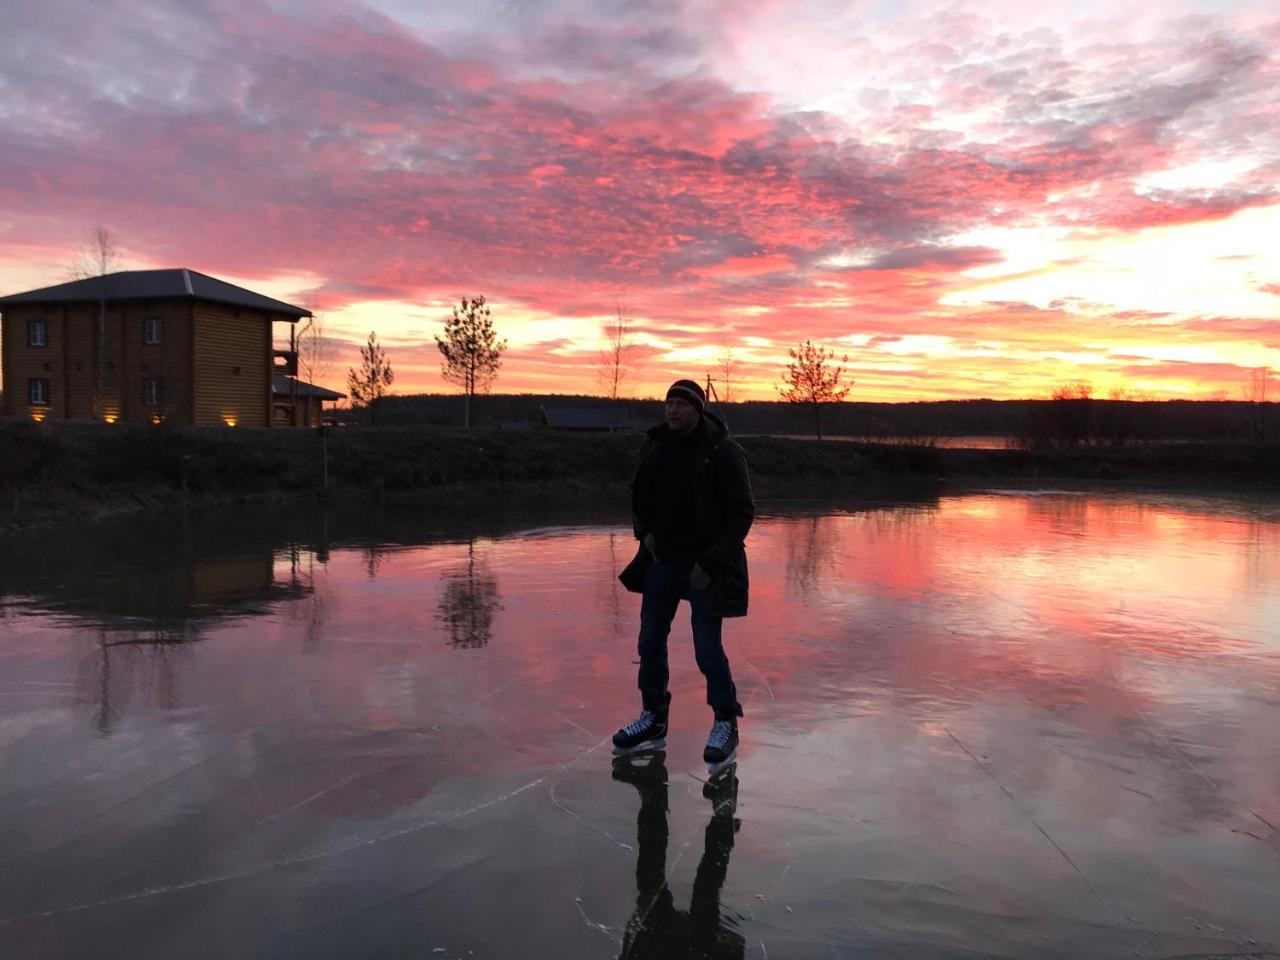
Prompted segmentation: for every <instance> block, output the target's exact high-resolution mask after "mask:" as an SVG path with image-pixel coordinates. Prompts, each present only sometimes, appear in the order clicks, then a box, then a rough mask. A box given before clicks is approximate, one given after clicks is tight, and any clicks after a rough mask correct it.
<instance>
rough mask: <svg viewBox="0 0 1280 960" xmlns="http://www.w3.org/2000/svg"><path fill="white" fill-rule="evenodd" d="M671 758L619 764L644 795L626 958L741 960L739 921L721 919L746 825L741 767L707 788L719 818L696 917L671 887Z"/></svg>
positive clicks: (707, 843) (710, 833) (622, 775)
mask: <svg viewBox="0 0 1280 960" xmlns="http://www.w3.org/2000/svg"><path fill="white" fill-rule="evenodd" d="M666 760H667V755H666V753H665V752H663V751H658V752H656V753H651V754H648V755H644V756H640V757H627V758H621V759H619V760H617V761H615V762H614V765H613V779H615V780H620V781H623V782H625V783H629V784H631V785H632V786H633V787H635V788H636V789H637V790H639V791H640V813H639V815H638V816H637V817H636V841H637V842H636V846H637V853H636V910H635V913H634V914H632V916H631V920H630V921H629V922H628V923H627V928H626V932H625V933H624V935H623V940H622V954H621V956H622V957H624V958H631V957H636V958H642V957H654V958H662V960H671V958H675V957H703V958H707V960H734V958H739V957H743V956H744V955H745V953H746V940H745V939H743V937H742V935H741V934H740V933H738V931H737V930H736V929H735V924H734V921H733V920H732V919H729V920H722V919H721V917H720V888H721V887H723V886H724V880H725V875H726V874H727V873H728V871H729V854H730V852H731V851H732V850H733V835H734V832H735V830H736V829H737V827H738V826H739V824H738V822H737V821H735V820H734V817H733V815H734V812H735V810H736V806H737V798H738V777H737V769H736V767H734V766H731V767H729V768H728V769H727V770H723V771H721V772H720V773H719V774H718V775H717V776H716V777H715V778H714V779H712V781H711V782H710V783H707V784H706V785H705V786H704V787H703V789H702V795H703V796H704V797H706V798H707V799H708V800H709V801H710V802H711V819H710V820H709V821H708V822H707V829H706V833H705V839H704V841H703V848H702V861H701V862H700V863H699V864H698V872H697V875H696V876H695V878H694V881H693V899H692V902H691V903H690V904H689V909H688V911H683V910H677V909H676V905H675V901H674V899H673V898H672V896H671V888H670V887H669V886H668V885H667V766H666Z"/></svg>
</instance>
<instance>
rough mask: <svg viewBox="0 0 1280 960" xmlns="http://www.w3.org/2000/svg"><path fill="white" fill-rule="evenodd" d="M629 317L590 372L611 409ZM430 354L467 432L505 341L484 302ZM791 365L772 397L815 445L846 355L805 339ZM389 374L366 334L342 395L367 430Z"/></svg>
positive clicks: (467, 306)
mask: <svg viewBox="0 0 1280 960" xmlns="http://www.w3.org/2000/svg"><path fill="white" fill-rule="evenodd" d="M633 325H634V318H633V317H632V315H631V314H630V313H629V312H628V311H627V310H625V309H624V308H623V307H622V306H621V305H619V306H618V307H617V308H616V310H615V312H614V315H613V316H612V317H611V318H610V319H609V320H608V321H607V322H606V324H605V326H604V329H603V336H602V345H601V347H600V356H599V362H598V366H597V378H598V381H599V384H600V387H601V390H602V392H603V394H604V396H605V398H607V399H608V400H610V401H611V402H612V403H615V404H616V403H617V402H619V401H620V400H621V399H622V389H623V386H624V384H625V383H626V381H627V380H628V379H629V378H630V376H631V374H632V373H633V372H634V362H633V361H634V349H635V343H634V340H633V338H632V327H633ZM435 342H436V347H437V349H438V350H439V351H440V354H441V358H442V359H441V364H440V375H441V377H442V378H443V379H444V380H445V382H447V383H451V384H453V385H454V386H457V387H460V388H461V389H462V396H463V414H462V423H463V426H464V427H470V426H471V419H472V418H471V408H472V403H473V400H474V398H475V397H477V396H483V395H485V394H487V393H488V392H489V390H490V388H491V387H492V386H493V383H494V381H495V380H497V378H498V371H499V369H500V368H501V366H502V355H503V353H504V352H505V351H506V349H507V341H506V340H499V339H498V335H497V332H496V330H495V328H494V325H493V316H492V311H491V309H490V307H489V304H488V303H487V302H486V300H485V298H484V297H483V296H477V297H472V298H467V297H463V298H462V301H461V302H460V303H459V304H458V305H457V306H455V307H454V308H453V311H452V315H451V316H450V317H449V318H447V319H446V320H445V321H444V329H443V331H442V332H441V333H438V334H436V335H435ZM788 355H789V356H790V358H791V359H790V362H788V363H787V364H786V367H785V369H784V371H783V373H782V382H781V384H779V385H777V387H776V389H777V392H778V396H779V397H780V398H781V399H782V400H783V401H784V402H785V403H789V404H794V405H796V406H801V407H804V408H805V409H806V410H807V411H808V413H809V416H810V417H811V423H812V426H813V429H814V432H815V433H816V435H817V437H818V439H819V440H821V439H822V430H823V424H824V421H825V417H826V413H827V409H828V408H829V407H831V406H833V405H835V404H839V403H842V402H843V401H844V400H845V398H846V397H847V396H848V395H849V391H850V390H851V389H852V387H853V381H852V380H851V379H847V377H846V372H847V371H846V367H845V364H847V363H848V360H849V358H848V356H840V357H837V356H836V354H835V353H834V352H833V351H831V350H829V349H827V348H826V347H825V346H822V345H820V344H814V343H813V342H812V341H811V340H805V341H804V342H802V343H801V344H799V345H798V346H796V347H793V348H791V349H790V350H788ZM735 368H736V363H735V360H734V357H733V352H732V350H731V349H727V350H726V351H725V352H724V353H723V354H722V357H721V362H720V370H719V371H718V372H719V373H721V374H722V377H720V378H719V383H720V387H721V388H722V389H723V393H724V396H723V398H721V397H720V396H719V393H720V390H719V389H717V386H716V378H713V377H712V376H711V372H710V371H708V372H707V388H708V393H710V394H712V395H713V396H714V397H715V399H717V400H721V399H722V402H725V403H728V402H731V399H730V398H731V396H732V390H733V385H732V384H733V373H734V372H735ZM394 382H395V371H394V370H393V369H392V367H391V363H390V361H389V360H388V359H387V354H386V351H385V349H383V347H382V346H381V345H380V344H379V343H378V338H377V334H376V333H375V332H372V331H371V332H370V333H369V339H368V340H367V341H366V343H365V345H364V346H363V347H361V348H360V364H359V366H357V367H352V368H350V369H349V370H348V372H347V390H348V392H349V394H350V396H351V401H352V404H353V405H354V406H356V407H359V408H362V409H364V410H366V411H367V412H368V415H369V420H370V422H371V423H376V422H377V421H378V417H379V411H380V409H381V408H382V407H383V406H384V405H385V400H386V398H387V396H388V393H389V390H390V387H391V385H392V383H394Z"/></svg>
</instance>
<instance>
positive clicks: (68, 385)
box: [3, 300, 191, 423]
mask: <svg viewBox="0 0 1280 960" xmlns="http://www.w3.org/2000/svg"><path fill="white" fill-rule="evenodd" d="M150 316H158V317H160V318H161V338H160V343H158V344H146V343H144V342H143V340H144V338H143V330H142V324H143V320H144V318H146V317H150ZM187 317H188V309H187V306H186V304H185V303H184V302H183V301H181V300H161V301H138V302H134V303H125V304H112V305H111V306H110V307H108V309H107V311H106V315H105V319H104V320H103V322H102V323H101V330H102V332H103V333H104V334H105V336H103V337H102V339H101V343H100V342H99V336H98V334H99V326H100V325H99V317H98V308H97V307H96V306H93V305H91V304H80V303H76V304H23V305H19V306H16V307H10V308H9V309H8V310H6V311H5V313H4V331H3V335H4V367H5V370H4V372H5V409H4V413H5V415H6V416H23V417H28V416H40V415H41V414H43V416H44V418H46V419H50V420H69V419H77V420H87V419H104V420H105V419H111V420H152V419H153V418H154V417H155V416H157V415H159V416H161V417H164V418H166V419H172V420H176V421H177V422H180V423H189V422H190V416H189V411H188V410H187V409H186V408H187V407H188V406H189V404H187V403H185V402H184V399H185V397H186V396H187V384H188V383H189V382H190V379H191V361H190V350H189V347H188V342H189V337H188V333H187V328H188V326H189V320H188V319H187ZM32 319H39V320H44V321H45V325H46V330H47V340H48V344H47V346H44V347H31V346H28V345H27V322H28V321H29V320H32ZM99 363H100V364H101V367H99ZM35 377H40V378H44V379H47V380H48V381H49V401H50V402H49V404H48V406H46V407H43V408H35V407H31V406H30V405H29V404H28V403H27V384H28V381H29V380H31V379H32V378H35ZM146 377H159V378H161V380H162V381H163V397H162V400H163V402H162V403H161V404H159V405H157V406H150V405H147V404H144V403H143V399H142V389H143V379H144V378H146ZM99 378H101V398H100V400H99V401H98V402H95V394H97V393H98V392H99V391H98V385H99Z"/></svg>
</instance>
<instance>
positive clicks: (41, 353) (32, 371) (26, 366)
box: [4, 305, 66, 419]
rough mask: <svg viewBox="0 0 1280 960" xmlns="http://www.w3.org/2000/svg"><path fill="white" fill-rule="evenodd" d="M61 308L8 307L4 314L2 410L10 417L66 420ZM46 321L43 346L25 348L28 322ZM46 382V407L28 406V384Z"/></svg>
mask: <svg viewBox="0 0 1280 960" xmlns="http://www.w3.org/2000/svg"><path fill="white" fill-rule="evenodd" d="M61 318H62V308H61V307H56V308H51V307H44V306H26V305H23V306H18V307H10V308H9V309H7V310H5V312H4V407H5V410H4V412H5V415H6V416H13V417H37V418H41V419H43V418H46V417H47V418H54V417H64V416H66V401H65V391H64V390H63V382H62V353H63V342H62V337H63V333H62V323H61ZM28 320H43V321H45V333H46V345H45V346H43V347H30V346H27V321H28ZM33 379H42V380H48V381H49V393H48V400H49V403H48V405H46V406H40V407H33V406H31V405H30V404H29V403H27V388H28V383H29V381H31V380H33Z"/></svg>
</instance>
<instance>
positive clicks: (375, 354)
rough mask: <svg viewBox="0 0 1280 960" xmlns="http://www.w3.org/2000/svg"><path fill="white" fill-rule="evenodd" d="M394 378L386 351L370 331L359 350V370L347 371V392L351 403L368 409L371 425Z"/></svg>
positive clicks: (374, 421)
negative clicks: (367, 339) (367, 338)
mask: <svg viewBox="0 0 1280 960" xmlns="http://www.w3.org/2000/svg"><path fill="white" fill-rule="evenodd" d="M395 378H396V375H395V373H394V372H393V371H392V369H391V364H390V363H389V362H388V361H387V354H386V351H384V350H383V349H382V347H381V346H379V345H378V336H377V334H375V333H373V332H372V331H371V332H370V333H369V341H368V342H367V343H366V344H365V345H364V346H363V347H361V348H360V369H359V370H356V369H355V367H352V368H350V369H349V370H348V371H347V392H348V393H350V394H351V402H352V404H354V405H356V406H363V407H366V408H368V410H369V422H370V423H371V424H372V423H377V422H378V405H379V402H380V401H381V400H382V398H383V397H385V396H386V395H387V389H388V388H389V387H390V386H391V384H392V383H393V382H394V381H395Z"/></svg>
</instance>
